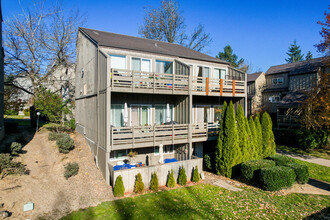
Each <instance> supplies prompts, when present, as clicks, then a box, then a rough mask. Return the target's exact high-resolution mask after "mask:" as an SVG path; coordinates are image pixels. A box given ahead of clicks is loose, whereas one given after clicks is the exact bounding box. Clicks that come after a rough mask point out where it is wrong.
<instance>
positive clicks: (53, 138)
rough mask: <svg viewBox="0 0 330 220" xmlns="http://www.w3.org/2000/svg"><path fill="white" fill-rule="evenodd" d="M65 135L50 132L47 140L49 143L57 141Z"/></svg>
mask: <svg viewBox="0 0 330 220" xmlns="http://www.w3.org/2000/svg"><path fill="white" fill-rule="evenodd" d="M65 135H66V134H65V133H58V132H50V133H49V134H48V140H50V141H56V140H57V139H59V138H61V137H64V136H65Z"/></svg>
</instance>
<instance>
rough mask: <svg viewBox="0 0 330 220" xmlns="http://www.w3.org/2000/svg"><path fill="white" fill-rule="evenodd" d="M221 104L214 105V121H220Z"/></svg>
mask: <svg viewBox="0 0 330 220" xmlns="http://www.w3.org/2000/svg"><path fill="white" fill-rule="evenodd" d="M221 113H222V106H214V119H213V121H214V122H220V121H221Z"/></svg>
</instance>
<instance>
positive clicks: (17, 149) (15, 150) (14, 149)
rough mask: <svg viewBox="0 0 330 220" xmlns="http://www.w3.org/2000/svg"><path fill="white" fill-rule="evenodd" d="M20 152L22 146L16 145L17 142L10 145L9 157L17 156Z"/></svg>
mask: <svg viewBox="0 0 330 220" xmlns="http://www.w3.org/2000/svg"><path fill="white" fill-rule="evenodd" d="M21 150H22V145H21V144H20V143H17V142H12V143H11V145H10V152H11V155H13V156H18V153H19V152H21Z"/></svg>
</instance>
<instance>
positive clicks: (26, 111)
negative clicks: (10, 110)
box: [23, 108, 30, 116]
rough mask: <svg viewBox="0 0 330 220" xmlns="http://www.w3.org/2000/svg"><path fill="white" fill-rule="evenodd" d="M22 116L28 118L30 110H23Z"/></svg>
mask: <svg viewBox="0 0 330 220" xmlns="http://www.w3.org/2000/svg"><path fill="white" fill-rule="evenodd" d="M23 113H24V116H30V109H29V108H26V109H24V110H23Z"/></svg>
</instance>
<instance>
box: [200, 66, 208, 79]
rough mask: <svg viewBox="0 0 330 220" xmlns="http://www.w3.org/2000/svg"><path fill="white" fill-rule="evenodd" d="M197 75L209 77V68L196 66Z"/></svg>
mask: <svg viewBox="0 0 330 220" xmlns="http://www.w3.org/2000/svg"><path fill="white" fill-rule="evenodd" d="M197 71H198V76H199V77H210V68H209V67H204V66H198V67H197Z"/></svg>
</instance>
